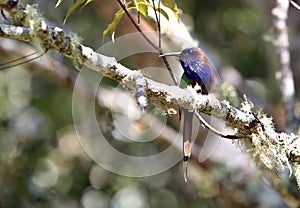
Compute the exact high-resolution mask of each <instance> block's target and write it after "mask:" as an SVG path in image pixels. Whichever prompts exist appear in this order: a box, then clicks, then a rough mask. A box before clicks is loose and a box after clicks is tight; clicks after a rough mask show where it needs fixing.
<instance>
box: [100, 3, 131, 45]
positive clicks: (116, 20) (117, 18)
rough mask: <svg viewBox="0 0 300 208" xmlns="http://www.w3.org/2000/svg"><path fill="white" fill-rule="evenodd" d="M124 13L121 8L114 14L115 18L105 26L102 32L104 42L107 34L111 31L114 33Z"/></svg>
mask: <svg viewBox="0 0 300 208" xmlns="http://www.w3.org/2000/svg"><path fill="white" fill-rule="evenodd" d="M124 13H125V12H124V10H123V9H122V8H121V9H119V11H117V13H116V14H115V16H114V20H113V21H112V22H111V23H110V24H109V25H108V26H107V27H106V28H105V30H104V31H103V33H102V36H103V38H102V42H104V40H105V38H106V36H107V34H108V33H109V32H111V33H112V34H114V32H115V29H116V26H117V25H118V24H119V22H120V20H121V18H122V17H123V15H124Z"/></svg>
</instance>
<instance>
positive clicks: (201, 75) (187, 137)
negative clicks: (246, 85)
mask: <svg viewBox="0 0 300 208" xmlns="http://www.w3.org/2000/svg"><path fill="white" fill-rule="evenodd" d="M161 56H177V57H178V58H179V61H180V64H181V66H182V68H183V70H184V73H183V76H182V78H181V82H180V87H181V88H185V87H186V86H187V85H191V86H192V87H195V86H196V84H198V85H199V86H200V87H201V89H200V90H199V91H198V90H197V92H199V93H201V94H208V93H209V90H210V89H211V87H212V84H213V72H212V68H211V66H210V65H209V63H208V60H207V56H206V54H205V53H204V51H203V50H201V49H200V48H194V47H193V48H186V49H184V50H183V51H181V52H175V53H167V54H162V55H161ZM182 114H183V118H184V122H183V125H184V127H183V161H184V163H183V165H184V166H183V167H184V180H185V181H187V171H188V163H187V161H188V159H189V158H190V157H191V137H192V126H193V125H192V122H193V112H191V111H189V110H187V109H182Z"/></svg>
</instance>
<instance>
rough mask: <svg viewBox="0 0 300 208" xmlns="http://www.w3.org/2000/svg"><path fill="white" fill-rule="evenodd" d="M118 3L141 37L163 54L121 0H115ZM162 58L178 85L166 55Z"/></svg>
mask: <svg viewBox="0 0 300 208" xmlns="http://www.w3.org/2000/svg"><path fill="white" fill-rule="evenodd" d="M116 1H117V2H118V3H119V5H120V6H121V8H122V9H123V10H124V12H125V13H126V15H127V16H128V18H129V19H130V21H131V23H132V24H133V26H134V27H135V28H136V29H137V31H139V32H140V33H141V35H142V37H143V38H144V39H145V40H146V41H147V42H148V43H149V44H150V45H151V46H152V47H153V48H154V49H156V50H157V51H158V52H159V54H160V55H162V54H163V51H162V49H161V48H160V47H157V46H156V45H155V44H154V43H153V42H152V41H151V40H150V39H149V38H148V37H147V36H146V35H145V33H144V32H143V31H142V30H141V28H140V27H139V25H138V24H137V23H136V22H135V21H134V19H133V18H132V16H131V14H130V13H129V11H128V10H127V9H126V6H125V5H124V4H123V3H122V2H121V0H116ZM160 39H161V38H159V41H160ZM162 59H163V62H164V64H165V66H166V67H167V70H168V72H169V74H170V76H171V78H172V80H173V82H174V83H175V84H176V85H178V81H177V79H176V77H175V75H174V73H173V71H172V69H171V67H170V64H169V63H168V61H167V58H166V57H162Z"/></svg>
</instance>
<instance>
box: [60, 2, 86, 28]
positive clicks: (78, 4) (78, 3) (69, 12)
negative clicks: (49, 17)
mask: <svg viewBox="0 0 300 208" xmlns="http://www.w3.org/2000/svg"><path fill="white" fill-rule="evenodd" d="M62 1H63V0H59V1H58V2H57V4H58V3H59V4H60V3H61V2H62ZM91 2H92V0H76V2H75V4H73V5H72V6H71V7H70V8H69V9H68V11H67V15H66V17H65V19H64V24H65V23H66V21H67V19H68V18H69V16H70V15H71V13H72V12H73V11H74V10H75V9H76V8H78V7H79V6H80V5H81V4H83V6H82V8H81V9H83V8H84V7H85V6H86V5H87V4H89V3H91ZM57 4H56V5H57Z"/></svg>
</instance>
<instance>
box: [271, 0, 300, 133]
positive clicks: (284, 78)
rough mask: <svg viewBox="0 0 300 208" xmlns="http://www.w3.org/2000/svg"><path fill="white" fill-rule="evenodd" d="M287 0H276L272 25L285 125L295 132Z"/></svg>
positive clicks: (293, 89) (296, 126)
mask: <svg viewBox="0 0 300 208" xmlns="http://www.w3.org/2000/svg"><path fill="white" fill-rule="evenodd" d="M289 4H290V1H289V0H277V1H276V6H275V7H274V8H273V10H272V15H273V27H274V33H275V40H276V42H275V45H276V47H277V56H278V59H279V65H280V71H279V72H278V77H277V78H278V79H279V81H280V90H281V96H282V100H283V104H284V108H285V115H286V119H285V120H286V127H287V130H288V131H290V132H296V131H297V129H298V125H299V121H298V120H297V118H296V116H295V114H294V108H295V99H294V96H295V84H294V78H293V71H292V70H291V67H290V52H289V37H288V29H287V25H286V20H287V18H288V9H289Z"/></svg>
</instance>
